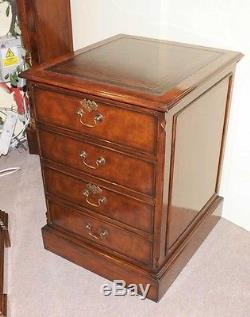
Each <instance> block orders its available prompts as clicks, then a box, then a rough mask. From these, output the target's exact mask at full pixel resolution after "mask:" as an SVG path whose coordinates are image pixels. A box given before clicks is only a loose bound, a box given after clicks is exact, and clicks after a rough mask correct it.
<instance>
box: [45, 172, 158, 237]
mask: <svg viewBox="0 0 250 317" xmlns="http://www.w3.org/2000/svg"><path fill="white" fill-rule="evenodd" d="M44 177H45V188H46V190H47V191H48V192H49V193H51V194H54V195H57V196H59V197H61V198H64V199H67V200H69V201H71V202H72V203H74V204H77V205H80V206H82V207H85V208H87V209H91V210H92V211H95V212H98V213H100V214H102V215H104V216H106V217H109V218H111V219H114V220H117V221H120V222H122V223H124V224H127V225H129V226H131V227H134V228H136V229H140V230H143V231H145V232H149V233H150V232H152V230H153V220H152V219H153V206H150V205H148V204H145V203H143V202H140V201H138V200H136V199H133V198H132V197H131V198H130V197H127V196H125V195H122V194H118V193H116V192H113V191H111V190H108V189H106V188H102V187H101V186H99V185H98V184H97V183H91V182H88V181H87V180H84V179H78V178H75V177H71V176H68V175H66V174H63V173H61V172H58V171H55V170H54V169H51V168H48V167H45V168H44Z"/></svg>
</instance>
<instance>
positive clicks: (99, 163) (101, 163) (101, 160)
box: [80, 151, 106, 170]
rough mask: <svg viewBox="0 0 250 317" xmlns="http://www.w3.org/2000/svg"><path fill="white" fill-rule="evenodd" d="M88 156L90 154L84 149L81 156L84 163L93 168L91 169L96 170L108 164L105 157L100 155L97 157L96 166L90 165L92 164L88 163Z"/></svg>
mask: <svg viewBox="0 0 250 317" xmlns="http://www.w3.org/2000/svg"><path fill="white" fill-rule="evenodd" d="M87 156H88V154H87V152H86V151H82V152H81V153H80V158H81V159H82V162H83V164H84V165H85V166H87V167H88V168H91V169H93V170H96V169H98V168H99V167H101V166H104V165H105V164H106V160H105V158H104V157H102V156H100V157H98V158H97V159H96V161H95V166H93V165H90V164H88V163H87V162H86V158H87Z"/></svg>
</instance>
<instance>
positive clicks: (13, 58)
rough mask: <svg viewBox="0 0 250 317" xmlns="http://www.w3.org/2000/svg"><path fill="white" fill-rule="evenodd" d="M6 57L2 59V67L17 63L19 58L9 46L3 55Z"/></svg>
mask: <svg viewBox="0 0 250 317" xmlns="http://www.w3.org/2000/svg"><path fill="white" fill-rule="evenodd" d="M5 56H6V57H5V58H4V59H3V67H10V66H15V65H18V64H19V58H18V56H17V55H15V53H14V52H13V51H12V50H11V49H10V48H9V49H8V50H7V53H6V55H5Z"/></svg>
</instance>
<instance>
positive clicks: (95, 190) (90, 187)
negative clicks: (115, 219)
mask: <svg viewBox="0 0 250 317" xmlns="http://www.w3.org/2000/svg"><path fill="white" fill-rule="evenodd" d="M82 194H83V196H85V197H86V199H85V200H86V202H87V203H88V204H89V205H90V206H93V207H101V206H102V205H104V204H107V202H108V200H107V198H106V197H105V196H103V197H100V198H98V199H97V201H96V202H93V201H91V200H90V198H91V197H92V196H95V195H98V196H99V195H101V194H102V189H101V188H100V187H99V186H96V185H94V184H91V183H89V184H87V186H86V188H85V189H84V190H83V191H82Z"/></svg>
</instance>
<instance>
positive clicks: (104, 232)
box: [86, 223, 109, 240]
mask: <svg viewBox="0 0 250 317" xmlns="http://www.w3.org/2000/svg"><path fill="white" fill-rule="evenodd" d="M92 228H93V227H92V225H91V224H90V223H88V224H87V225H86V229H87V230H89V232H88V235H89V236H91V237H92V238H94V239H96V240H103V239H105V238H107V236H108V235H109V232H108V230H106V229H105V230H102V231H101V232H100V233H99V234H97V233H94V232H93V229H92Z"/></svg>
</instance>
